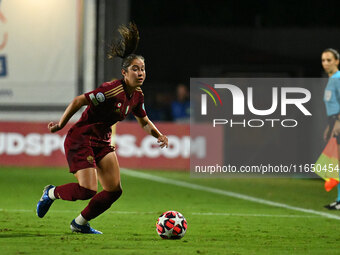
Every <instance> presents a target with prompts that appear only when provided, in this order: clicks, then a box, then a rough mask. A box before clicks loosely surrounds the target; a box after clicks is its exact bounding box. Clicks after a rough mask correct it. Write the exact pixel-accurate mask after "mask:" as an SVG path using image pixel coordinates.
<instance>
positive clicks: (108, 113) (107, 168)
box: [37, 23, 168, 234]
mask: <svg viewBox="0 0 340 255" xmlns="http://www.w3.org/2000/svg"><path fill="white" fill-rule="evenodd" d="M118 31H119V33H120V35H121V36H122V38H123V39H122V40H121V41H119V42H115V43H113V44H112V45H111V49H110V53H109V58H114V57H116V56H118V57H120V58H122V59H123V61H122V75H123V79H121V80H115V81H112V82H106V83H103V84H102V85H101V86H100V87H99V88H97V89H95V90H93V91H91V92H88V93H85V94H83V95H81V96H77V97H76V98H74V100H73V101H72V102H71V103H70V104H69V105H68V107H67V108H66V110H65V112H64V114H63V115H62V117H61V119H60V121H59V123H53V122H51V123H49V124H48V128H49V130H50V132H52V133H54V132H57V131H59V130H61V129H62V128H63V127H64V126H65V125H66V123H67V122H68V121H69V119H70V118H71V117H72V116H73V115H74V114H75V113H76V112H77V111H78V110H79V109H80V108H81V107H82V106H84V105H87V108H86V110H85V111H84V112H83V114H82V116H81V118H80V119H79V121H78V122H77V123H76V124H75V125H73V126H72V127H71V129H70V130H69V131H68V134H67V136H66V139H65V144H64V147H65V154H66V158H67V161H68V164H69V168H70V172H71V173H73V174H74V176H75V177H76V178H77V180H78V183H68V184H64V185H61V186H53V185H48V186H46V187H45V188H44V191H43V195H42V197H41V199H40V200H39V202H38V204H37V215H38V216H39V217H40V218H42V217H44V216H45V214H46V213H47V211H48V210H49V208H50V206H51V204H52V203H53V202H54V201H55V200H56V199H62V200H69V201H75V200H87V199H90V198H91V200H90V202H89V204H88V206H87V207H86V208H85V209H84V210H83V211H82V212H81V213H80V214H79V216H78V217H76V218H75V219H74V220H72V222H71V230H72V231H73V232H80V233H86V234H102V232H100V231H98V230H95V229H93V228H91V227H90V225H89V223H88V221H90V220H92V219H94V218H96V217H97V216H98V215H100V214H102V213H103V212H104V211H106V210H107V209H108V208H109V207H110V206H111V205H112V204H113V203H114V202H115V201H116V200H117V199H118V198H119V197H120V195H121V194H122V188H121V182H120V172H119V164H118V160H117V157H116V153H115V152H114V148H112V147H111V146H110V137H111V126H112V125H113V124H115V123H116V122H117V121H122V120H124V119H125V117H126V116H127V115H128V114H129V113H133V114H134V115H135V117H136V119H137V121H138V122H139V124H140V125H141V127H142V128H143V129H144V130H145V131H146V132H147V133H149V134H151V135H152V136H154V137H155V138H156V139H158V143H160V147H161V148H163V147H168V138H167V137H166V136H165V135H163V134H161V133H160V132H159V131H158V129H157V128H156V127H155V125H154V124H153V123H152V122H151V121H150V120H149V118H148V117H147V115H146V112H145V108H144V95H143V92H142V90H141V88H140V87H141V86H142V84H143V82H144V80H145V63H144V58H143V57H142V56H139V55H135V54H133V53H134V52H135V50H136V48H137V45H138V42H139V32H138V29H137V27H136V25H135V24H133V23H130V24H129V26H121V27H120V28H119V29H118ZM97 180H99V182H100V183H101V185H102V187H103V191H101V192H99V193H97V188H98V182H97Z"/></svg>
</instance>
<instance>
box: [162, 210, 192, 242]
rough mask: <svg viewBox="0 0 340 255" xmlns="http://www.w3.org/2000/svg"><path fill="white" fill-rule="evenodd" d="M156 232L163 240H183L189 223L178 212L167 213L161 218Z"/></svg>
mask: <svg viewBox="0 0 340 255" xmlns="http://www.w3.org/2000/svg"><path fill="white" fill-rule="evenodd" d="M156 231H157V233H158V235H159V236H160V237H161V238H163V239H181V238H182V237H183V236H184V235H185V232H186V231H187V221H186V220H185V218H184V216H183V215H182V214H181V213H179V212H176V211H167V212H165V213H162V214H161V216H159V218H158V220H157V222H156Z"/></svg>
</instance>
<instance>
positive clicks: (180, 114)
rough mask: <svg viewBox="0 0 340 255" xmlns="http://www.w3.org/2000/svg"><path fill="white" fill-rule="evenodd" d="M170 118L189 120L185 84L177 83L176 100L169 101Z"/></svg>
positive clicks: (187, 94)
mask: <svg viewBox="0 0 340 255" xmlns="http://www.w3.org/2000/svg"><path fill="white" fill-rule="evenodd" d="M171 113H172V118H173V120H174V121H176V122H189V121H190V100H189V91H188V88H187V86H186V85H184V84H181V83H180V84H178V85H177V88H176V100H175V101H173V102H172V103H171Z"/></svg>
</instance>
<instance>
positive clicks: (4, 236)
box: [0, 233, 60, 239]
mask: <svg viewBox="0 0 340 255" xmlns="http://www.w3.org/2000/svg"><path fill="white" fill-rule="evenodd" d="M46 236H60V235H58V234H41V233H37V234H32V233H5V234H1V233H0V239H2V238H24V237H46Z"/></svg>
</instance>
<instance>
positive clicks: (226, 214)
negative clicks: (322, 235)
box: [192, 212, 319, 218]
mask: <svg viewBox="0 0 340 255" xmlns="http://www.w3.org/2000/svg"><path fill="white" fill-rule="evenodd" d="M192 215H200V216H237V217H270V218H319V216H316V215H290V214H287V215H285V214H258V213H249V214H248V213H213V212H205V213H192Z"/></svg>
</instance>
